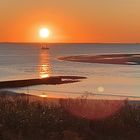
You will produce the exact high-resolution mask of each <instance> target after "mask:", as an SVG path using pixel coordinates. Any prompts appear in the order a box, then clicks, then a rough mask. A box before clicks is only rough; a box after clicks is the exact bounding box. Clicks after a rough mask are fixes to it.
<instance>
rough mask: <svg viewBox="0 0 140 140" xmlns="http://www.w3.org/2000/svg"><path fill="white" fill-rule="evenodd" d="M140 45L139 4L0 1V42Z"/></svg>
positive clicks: (133, 0)
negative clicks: (43, 32) (43, 33)
mask: <svg viewBox="0 0 140 140" xmlns="http://www.w3.org/2000/svg"><path fill="white" fill-rule="evenodd" d="M43 26H47V27H48V28H49V29H50V31H51V34H50V37H49V38H48V40H46V41H49V42H101V43H102V42H122V43H124V42H132V43H133V42H140V1H139V0H0V41H1V42H4V41H9V42H10V41H14V42H38V41H41V39H40V38H39V36H38V29H39V28H40V27H43Z"/></svg>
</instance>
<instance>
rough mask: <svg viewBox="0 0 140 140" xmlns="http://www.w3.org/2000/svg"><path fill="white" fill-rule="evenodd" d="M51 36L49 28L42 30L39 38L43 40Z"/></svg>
mask: <svg viewBox="0 0 140 140" xmlns="http://www.w3.org/2000/svg"><path fill="white" fill-rule="evenodd" d="M49 34H50V31H49V29H48V28H41V29H40V30H39V36H40V37H41V38H44V39H45V38H48V37H49Z"/></svg>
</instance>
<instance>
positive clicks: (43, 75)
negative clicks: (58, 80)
mask: <svg viewBox="0 0 140 140" xmlns="http://www.w3.org/2000/svg"><path fill="white" fill-rule="evenodd" d="M47 77H49V66H48V65H46V64H42V65H41V71H40V78H47Z"/></svg>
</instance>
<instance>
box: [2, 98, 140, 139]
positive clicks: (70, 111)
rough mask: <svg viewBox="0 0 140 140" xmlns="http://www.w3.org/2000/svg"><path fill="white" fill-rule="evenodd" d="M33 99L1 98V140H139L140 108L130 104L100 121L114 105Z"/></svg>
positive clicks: (84, 101)
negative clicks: (50, 101)
mask: <svg viewBox="0 0 140 140" xmlns="http://www.w3.org/2000/svg"><path fill="white" fill-rule="evenodd" d="M30 98H31V97H28V96H27V97H26V96H14V97H10V96H0V140H139V139H140V106H135V105H133V106H132V105H129V104H128V103H127V101H125V103H124V105H123V106H121V107H120V108H119V109H118V110H115V112H113V113H112V114H109V115H105V116H102V117H101V116H100V115H99V114H104V113H106V112H111V111H110V110H111V109H113V110H114V108H112V106H115V107H116V105H115V104H114V102H113V103H111V104H109V102H108V101H92V103H95V104H94V105H93V104H91V103H90V104H89V102H87V100H85V99H77V100H70V99H69V100H60V102H59V104H57V105H56V104H50V103H48V101H47V100H45V99H43V100H32V101H31V100H30ZM99 105H100V107H99ZM102 106H105V107H104V109H103V110H101V107H102ZM106 108H107V109H106ZM83 110H86V111H83ZM95 111H96V112H95ZM99 111H100V113H99ZM90 112H92V113H90ZM87 113H88V114H90V115H88V114H87ZM96 114H98V115H97V116H99V117H98V118H97V117H95V116H96ZM106 114H108V113H106Z"/></svg>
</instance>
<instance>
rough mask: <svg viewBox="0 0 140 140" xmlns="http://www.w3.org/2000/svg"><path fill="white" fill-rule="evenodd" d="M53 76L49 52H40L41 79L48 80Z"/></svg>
mask: <svg viewBox="0 0 140 140" xmlns="http://www.w3.org/2000/svg"><path fill="white" fill-rule="evenodd" d="M50 75H51V67H50V64H49V55H48V51H41V52H40V64H39V77H40V78H47V77H50Z"/></svg>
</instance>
